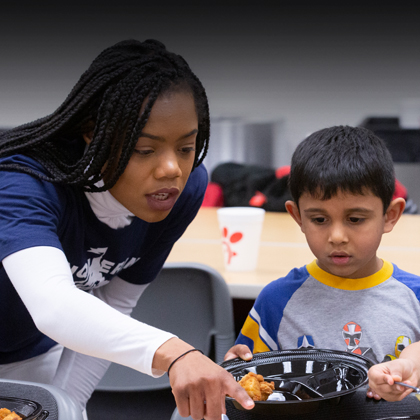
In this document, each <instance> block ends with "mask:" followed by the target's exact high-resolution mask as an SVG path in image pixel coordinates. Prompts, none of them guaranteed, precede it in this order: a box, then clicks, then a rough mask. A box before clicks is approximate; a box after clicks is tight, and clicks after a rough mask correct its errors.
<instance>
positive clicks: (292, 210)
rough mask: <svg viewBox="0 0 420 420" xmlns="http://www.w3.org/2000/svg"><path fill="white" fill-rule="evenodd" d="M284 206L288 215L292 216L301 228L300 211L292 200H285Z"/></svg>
mask: <svg viewBox="0 0 420 420" xmlns="http://www.w3.org/2000/svg"><path fill="white" fill-rule="evenodd" d="M285 207H286V210H287V212H288V213H289V214H290V216H292V217H293V219H294V221H295V222H296V223H297V224H298V225H299V226H300V227H301V228H302V218H301V217H300V211H299V208H298V206H297V204H296V203H295V202H294V201H291V200H287V201H286V203H285Z"/></svg>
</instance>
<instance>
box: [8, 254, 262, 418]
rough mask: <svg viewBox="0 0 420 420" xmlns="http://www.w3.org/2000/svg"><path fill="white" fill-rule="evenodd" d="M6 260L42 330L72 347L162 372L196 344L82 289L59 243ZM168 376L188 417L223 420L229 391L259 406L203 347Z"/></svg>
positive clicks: (153, 372) (247, 404) (178, 363)
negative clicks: (58, 245)
mask: <svg viewBox="0 0 420 420" xmlns="http://www.w3.org/2000/svg"><path fill="white" fill-rule="evenodd" d="M3 265H4V268H5V270H6V272H7V274H8V276H9V278H10V279H11V281H12V283H13V285H14V286H15V288H16V290H17V292H18V293H19V295H20V297H21V299H22V301H23V302H24V304H25V305H26V307H27V309H28V311H29V313H30V314H31V316H32V318H33V320H34V322H35V324H36V326H37V327H38V328H39V330H40V331H42V332H43V333H44V334H46V335H48V336H49V337H51V338H52V339H53V340H55V341H57V342H59V343H61V344H62V345H63V346H65V347H67V348H69V349H71V350H74V351H76V352H79V353H83V354H86V355H88V356H94V357H97V358H101V359H106V360H109V361H112V362H115V363H119V364H122V365H125V366H128V367H130V368H133V369H136V370H138V371H140V372H143V373H146V374H149V375H154V376H158V375H161V374H163V372H165V371H167V369H168V367H169V365H170V363H171V362H172V361H174V360H175V359H176V358H177V357H178V356H180V355H181V354H182V353H184V352H185V351H187V350H189V349H191V348H192V347H191V346H190V345H189V344H187V343H185V342H184V341H182V340H180V339H179V338H177V337H175V336H174V335H173V334H170V333H167V332H164V331H161V330H159V329H157V328H154V327H151V326H148V325H146V324H144V323H141V322H138V321H136V320H133V319H131V318H130V317H128V316H127V315H124V314H122V313H120V312H118V311H116V310H115V309H113V308H111V307H110V306H108V305H107V304H106V303H104V302H102V301H101V300H100V299H97V298H96V297H95V296H93V295H91V294H90V293H86V292H83V291H81V290H79V289H77V288H76V286H75V285H74V283H73V278H72V276H71V272H70V268H69V264H68V262H67V260H66V257H65V255H64V253H63V252H62V251H61V250H59V249H57V248H53V247H34V248H28V249H25V250H22V251H19V252H16V253H14V254H11V255H9V256H8V257H6V258H5V259H4V260H3ZM81 367H83V366H81ZM169 380H170V383H171V386H172V391H173V393H174V396H175V400H176V403H177V406H178V409H179V412H180V414H181V415H182V416H184V417H187V416H188V415H192V416H193V417H194V418H203V417H204V416H206V418H207V419H209V420H213V419H214V420H220V414H221V412H225V408H224V400H225V395H230V396H231V397H233V398H235V399H236V400H237V401H238V402H239V403H240V404H242V405H243V406H244V407H246V408H248V409H249V408H252V407H253V406H254V402H253V401H252V400H251V398H250V397H249V396H248V394H247V393H246V391H245V390H244V389H243V388H242V387H241V386H240V385H239V384H238V383H237V382H236V381H235V379H234V378H233V376H232V375H231V374H230V373H228V372H227V371H226V370H225V369H223V368H222V367H220V366H218V365H217V364H215V363H214V362H212V361H211V360H210V359H209V358H207V357H205V356H203V355H202V354H200V353H198V352H192V353H188V354H187V355H185V356H184V357H182V358H180V359H179V360H178V361H176V362H175V363H174V365H173V367H172V368H171V373H170V377H169Z"/></svg>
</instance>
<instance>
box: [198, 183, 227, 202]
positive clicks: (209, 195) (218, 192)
mask: <svg viewBox="0 0 420 420" xmlns="http://www.w3.org/2000/svg"><path fill="white" fill-rule="evenodd" d="M201 206H202V207H223V190H222V187H221V186H220V185H219V184H216V183H215V182H209V184H208V185H207V189H206V192H205V194H204V200H203V204H202V205H201Z"/></svg>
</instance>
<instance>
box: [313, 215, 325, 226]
mask: <svg viewBox="0 0 420 420" xmlns="http://www.w3.org/2000/svg"><path fill="white" fill-rule="evenodd" d="M325 220H326V219H325V217H312V219H311V222H312V223H316V224H318V225H320V224H322V223H324V222H325Z"/></svg>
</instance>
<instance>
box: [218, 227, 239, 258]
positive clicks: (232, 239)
mask: <svg viewBox="0 0 420 420" xmlns="http://www.w3.org/2000/svg"><path fill="white" fill-rule="evenodd" d="M222 236H223V239H222V244H223V245H224V246H225V248H226V252H227V264H230V262H231V260H232V257H234V256H235V255H236V252H235V251H234V250H233V249H232V248H231V246H230V245H231V244H234V243H236V242H239V241H240V240H241V239H242V237H243V234H242V233H241V232H235V233H232V235H230V237H229V231H228V228H227V227H224V228H223V229H222Z"/></svg>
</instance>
